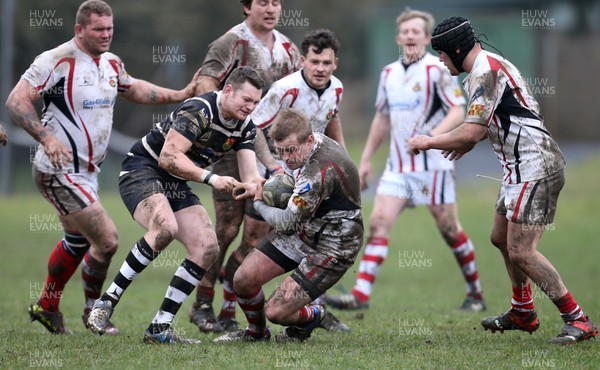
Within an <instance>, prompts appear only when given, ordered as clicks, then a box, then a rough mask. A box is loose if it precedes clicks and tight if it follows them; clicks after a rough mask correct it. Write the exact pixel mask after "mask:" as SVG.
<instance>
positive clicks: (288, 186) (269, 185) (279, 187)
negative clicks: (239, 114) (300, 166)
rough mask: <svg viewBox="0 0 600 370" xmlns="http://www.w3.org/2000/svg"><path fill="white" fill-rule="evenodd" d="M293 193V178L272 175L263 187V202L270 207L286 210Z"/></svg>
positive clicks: (284, 175) (283, 175)
mask: <svg viewBox="0 0 600 370" xmlns="http://www.w3.org/2000/svg"><path fill="white" fill-rule="evenodd" d="M293 193H294V178H293V177H292V176H290V175H287V174H277V175H273V176H271V177H269V179H267V181H266V182H265V184H264V185H263V201H264V202H265V204H266V205H268V206H271V207H276V208H281V209H285V208H287V204H288V201H289V200H290V197H291V196H292V194H293Z"/></svg>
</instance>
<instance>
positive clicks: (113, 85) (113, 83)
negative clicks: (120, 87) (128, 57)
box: [108, 80, 117, 87]
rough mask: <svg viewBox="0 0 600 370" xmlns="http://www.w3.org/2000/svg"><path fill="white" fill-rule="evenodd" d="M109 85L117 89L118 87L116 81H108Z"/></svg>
mask: <svg viewBox="0 0 600 370" xmlns="http://www.w3.org/2000/svg"><path fill="white" fill-rule="evenodd" d="M108 84H109V85H110V86H111V87H116V86H117V81H115V80H110V81H108Z"/></svg>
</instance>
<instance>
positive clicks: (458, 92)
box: [454, 87, 463, 98]
mask: <svg viewBox="0 0 600 370" xmlns="http://www.w3.org/2000/svg"><path fill="white" fill-rule="evenodd" d="M462 94H463V93H462V90H461V89H460V87H457V88H456V89H454V96H456V97H457V98H458V97H461V96H462Z"/></svg>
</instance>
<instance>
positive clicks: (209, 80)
mask: <svg viewBox="0 0 600 370" xmlns="http://www.w3.org/2000/svg"><path fill="white" fill-rule="evenodd" d="M197 81H198V83H197V84H196V92H195V95H196V96H198V95H202V94H206V93H208V92H212V91H217V90H219V85H220V84H221V81H219V80H217V79H216V78H214V77H212V76H207V75H198V79H197Z"/></svg>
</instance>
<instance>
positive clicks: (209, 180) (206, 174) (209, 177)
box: [200, 170, 219, 186]
mask: <svg viewBox="0 0 600 370" xmlns="http://www.w3.org/2000/svg"><path fill="white" fill-rule="evenodd" d="M218 178H219V176H218V175H215V174H214V173H212V172H210V171H209V170H203V171H202V173H201V174H200V182H203V183H205V184H207V185H210V186H214V183H215V181H217V179H218Z"/></svg>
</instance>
